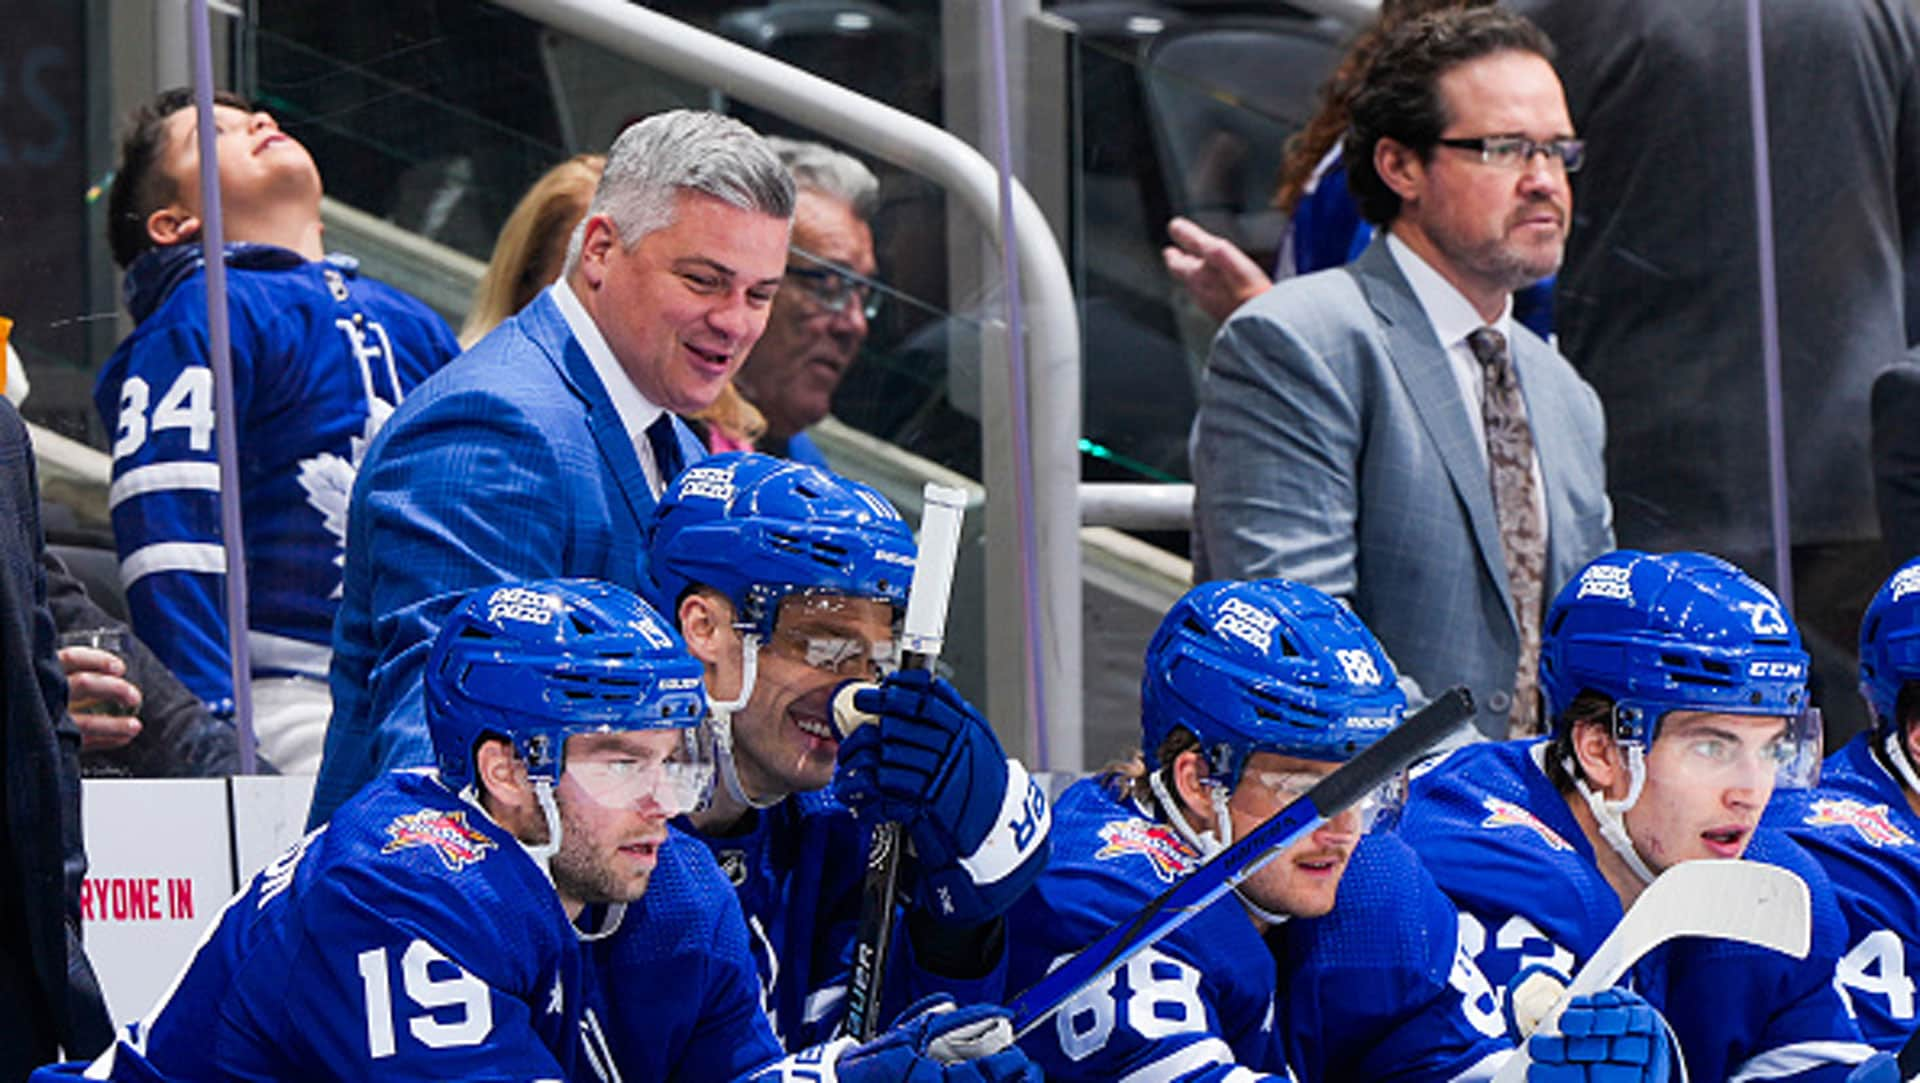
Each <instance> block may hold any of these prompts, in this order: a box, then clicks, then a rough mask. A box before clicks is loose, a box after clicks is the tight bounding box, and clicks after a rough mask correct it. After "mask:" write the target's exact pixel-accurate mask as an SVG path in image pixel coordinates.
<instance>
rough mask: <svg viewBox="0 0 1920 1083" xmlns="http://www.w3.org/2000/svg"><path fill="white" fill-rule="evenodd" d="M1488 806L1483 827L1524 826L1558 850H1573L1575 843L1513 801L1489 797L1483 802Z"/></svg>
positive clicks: (1482, 821)
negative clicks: (1562, 836)
mask: <svg viewBox="0 0 1920 1083" xmlns="http://www.w3.org/2000/svg"><path fill="white" fill-rule="evenodd" d="M1481 803H1482V804H1484V805H1485V806H1486V807H1487V813H1488V815H1487V818H1486V819H1484V820H1481V821H1480V826H1481V827H1524V828H1526V829H1527V830H1529V831H1531V832H1533V833H1534V834H1536V835H1538V836H1540V838H1541V840H1542V841H1544V842H1545V843H1546V844H1547V845H1548V846H1551V847H1553V848H1554V849H1556V850H1565V851H1567V852H1569V853H1570V852H1572V850H1573V844H1572V843H1570V842H1568V841H1567V840H1566V839H1563V838H1561V837H1560V833H1559V832H1557V831H1555V830H1554V829H1553V828H1551V827H1548V826H1547V825H1546V824H1545V823H1542V822H1541V820H1540V817H1538V816H1535V815H1534V814H1533V813H1531V812H1528V811H1527V810H1526V809H1523V808H1521V807H1520V806H1519V805H1516V804H1514V803H1513V802H1511V801H1503V800H1501V799H1500V798H1498V797H1488V798H1485V799H1484V800H1483V801H1482V802H1481Z"/></svg>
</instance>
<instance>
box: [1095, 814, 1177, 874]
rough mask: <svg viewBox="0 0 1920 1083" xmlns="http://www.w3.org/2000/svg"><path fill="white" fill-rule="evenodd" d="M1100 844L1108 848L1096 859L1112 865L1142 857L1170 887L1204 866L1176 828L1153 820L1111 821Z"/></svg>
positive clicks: (1101, 833)
mask: <svg viewBox="0 0 1920 1083" xmlns="http://www.w3.org/2000/svg"><path fill="white" fill-rule="evenodd" d="M1100 841H1101V842H1104V843H1106V845H1104V846H1102V847H1101V848H1100V850H1099V852H1097V853H1095V854H1094V855H1093V856H1094V858H1095V859H1097V860H1100V861H1112V860H1113V859H1115V858H1119V857H1126V856H1127V855H1128V854H1138V855H1139V856H1141V857H1144V858H1146V859H1147V863H1148V864H1149V865H1152V866H1153V874H1154V875H1155V876H1158V877H1159V878H1160V879H1162V880H1164V881H1166V882H1167V883H1169V884H1171V883H1173V882H1174V881H1175V880H1178V879H1179V878H1180V877H1182V876H1185V875H1186V874H1187V873H1189V872H1192V871H1193V870H1194V868H1195V866H1197V865H1199V864H1200V855H1199V854H1197V853H1194V851H1193V847H1191V846H1188V845H1187V843H1186V840H1185V839H1182V838H1181V837H1180V836H1179V835H1177V834H1175V833H1174V830H1173V828H1171V827H1168V826H1167V825H1165V824H1157V823H1153V822H1152V821H1149V820H1110V821H1108V822H1107V823H1106V824H1104V825H1103V826H1102V827H1101V828H1100Z"/></svg>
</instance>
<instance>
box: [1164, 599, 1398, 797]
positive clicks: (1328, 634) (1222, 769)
mask: <svg viewBox="0 0 1920 1083" xmlns="http://www.w3.org/2000/svg"><path fill="white" fill-rule="evenodd" d="M1406 703H1407V701H1406V696H1405V695H1404V694H1402V693H1401V691H1400V688H1399V686H1398V684H1397V683H1396V677H1395V674H1394V671H1393V663H1392V662H1390V661H1388V660H1387V655H1386V652H1385V651H1383V650H1382V649H1381V648H1380V643H1379V641H1378V640H1376V639H1375V638H1374V637H1373V633H1372V632H1370V631H1368V630H1367V626H1366V625H1364V624H1362V623H1361V622H1360V618H1359V617H1356V616H1354V615H1353V612H1352V611H1351V610H1349V609H1348V608H1347V607H1346V606H1344V605H1341V604H1340V603H1339V602H1337V601H1335V600H1333V599H1332V598H1329V597H1328V596H1327V595H1325V594H1322V593H1321V592H1320V591H1318V590H1315V589H1314V588H1312V587H1309V586H1305V585H1303V584H1300V583H1293V582H1289V581H1287V580H1285V579H1264V580H1259V581H1256V582H1215V583H1203V584H1201V585H1200V586H1197V587H1195V588H1193V589H1192V590H1190V591H1188V592H1187V593H1186V595H1185V596H1184V597H1182V598H1181V599H1180V600H1179V601H1178V602H1175V603H1174V606H1173V608H1172V609H1171V610H1168V612H1167V615H1166V617H1165V618H1164V619H1162V620H1161V622H1160V628H1159V630H1158V631H1156V632H1155V633H1154V636H1153V640H1152V642H1151V643H1149V644H1148V646H1147V657H1146V675H1145V677H1144V678H1142V680H1141V682H1140V723H1141V751H1142V753H1143V755H1144V757H1145V759H1146V765H1147V768H1148V770H1150V771H1157V770H1159V768H1160V767H1161V764H1160V762H1159V750H1160V747H1161V746H1162V745H1163V744H1164V743H1165V742H1166V740H1167V737H1168V736H1169V735H1170V734H1172V732H1173V731H1174V729H1175V728H1176V727H1179V728H1184V729H1187V730H1190V731H1191V732H1192V733H1193V735H1194V736H1195V737H1197V738H1199V741H1200V750H1201V753H1202V755H1203V756H1205V758H1206V760H1207V763H1208V766H1209V769H1210V771H1211V775H1212V777H1213V778H1215V779H1218V780H1220V781H1221V782H1223V783H1225V784H1226V785H1227V786H1229V787H1231V786H1234V785H1237V784H1238V782H1239V778H1240V772H1241V769H1242V768H1244V767H1245V766H1246V761H1247V757H1248V756H1249V755H1251V754H1252V753H1254V752H1275V753H1279V754H1281V755H1285V756H1297V757H1299V758H1301V759H1308V760H1319V761H1323V762H1343V761H1345V760H1348V759H1351V758H1352V757H1353V756H1354V755H1355V754H1357V753H1358V752H1359V751H1360V750H1361V749H1363V748H1365V747H1367V746H1368V745H1370V744H1372V743H1373V742H1374V741H1376V740H1378V739H1379V738H1380V737H1382V736H1384V735H1385V734H1386V732H1387V731H1388V730H1389V729H1392V728H1393V727H1394V726H1395V725H1397V724H1399V722H1400V717H1401V715H1402V714H1403V713H1404V712H1405V710H1406Z"/></svg>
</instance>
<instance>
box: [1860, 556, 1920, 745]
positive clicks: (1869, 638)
mask: <svg viewBox="0 0 1920 1083" xmlns="http://www.w3.org/2000/svg"><path fill="white" fill-rule="evenodd" d="M1908 681H1920V560H1912V561H1908V562H1907V563H1906V564H1905V565H1903V566H1901V568H1900V570H1899V571H1897V572H1894V573H1893V577H1892V578H1890V579H1888V580H1887V581H1886V582H1885V583H1883V584H1881V586H1880V589H1879V590H1878V591H1877V592H1875V593H1874V596H1873V601H1872V602H1871V603H1869V604H1868V605H1867V615H1866V616H1865V617H1863V618H1862V619H1861V621H1860V694H1861V695H1863V696H1865V697H1866V698H1867V702H1868V703H1869V704H1871V705H1872V706H1873V714H1874V729H1875V731H1876V732H1877V733H1878V734H1879V735H1880V736H1881V737H1882V738H1884V737H1886V736H1887V735H1888V734H1890V733H1893V732H1895V731H1896V730H1897V728H1898V726H1899V722H1900V717H1899V713H1898V710H1897V706H1898V704H1899V702H1900V688H1901V686H1902V685H1905V684H1906V683H1907V682H1908Z"/></svg>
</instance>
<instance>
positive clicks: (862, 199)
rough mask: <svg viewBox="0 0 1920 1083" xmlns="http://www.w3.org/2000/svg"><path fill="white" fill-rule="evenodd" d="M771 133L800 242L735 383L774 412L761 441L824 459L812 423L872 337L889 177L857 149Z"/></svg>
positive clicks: (766, 447)
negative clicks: (873, 222) (878, 222)
mask: <svg viewBox="0 0 1920 1083" xmlns="http://www.w3.org/2000/svg"><path fill="white" fill-rule="evenodd" d="M767 142H768V143H770V144H772V146H773V148H774V151H775V152H776V153H777V154H779V156H780V161H781V162H783V163H785V164H786V167H787V169H788V170H789V171H790V172H791V173H792V174H793V183H794V186H795V188H796V189H797V190H798V191H797V195H796V199H795V202H794V209H793V242H792V248H791V251H790V253H789V255H788V258H787V268H786V281H785V283H784V284H783V285H782V286H781V289H780V295H779V296H778V297H776V298H775V299H774V302H773V317H772V318H771V319H770V320H768V321H767V333H766V335H765V337H763V338H762V339H761V340H760V345H758V346H756V347H754V350H753V353H751V354H750V355H748V357H747V363H746V364H745V365H743V366H741V368H740V375H739V377H738V378H737V379H736V380H735V383H737V384H738V385H739V388H740V392H741V394H743V395H745V396H746V398H747V400H748V401H749V402H751V403H753V404H754V405H755V406H757V407H759V409H760V412H761V413H762V414H764V415H766V419H767V433H766V436H765V437H764V438H762V440H761V450H763V451H768V452H771V453H773V454H776V455H784V456H786V457H787V458H790V459H796V460H799V461H801V462H808V463H813V464H814V465H816V466H825V465H826V462H825V460H824V459H822V458H821V456H820V452H819V451H818V450H817V449H816V448H815V447H814V446H813V442H812V441H811V440H809V439H808V438H807V434H806V431H805V430H806V429H807V428H808V427H809V426H811V425H813V424H814V423H816V422H818V421H819V420H820V419H821V418H823V417H825V416H827V411H828V409H829V407H831V406H832V400H833V392H834V389H835V388H837V387H839V386H840V380H841V378H842V377H844V376H845V375H846V374H847V370H848V369H849V368H851V367H852V366H853V362H854V359H855V358H857V357H858V356H859V354H860V347H861V345H862V344H863V343H865V342H866V340H867V321H868V319H870V318H871V317H872V315H873V314H874V311H875V307H874V306H875V305H876V304H877V302H878V300H879V297H878V295H877V294H875V293H874V292H873V290H872V289H871V287H870V285H869V283H868V282H867V281H866V280H867V279H871V278H872V277H873V274H874V269H875V263H874V258H873V230H872V229H870V228H869V227H868V225H867V221H868V219H869V218H871V217H872V216H873V212H874V209H875V206H876V204H877V203H878V202H879V197H880V182H879V181H877V180H875V179H874V176H873V172H872V171H871V170H869V169H868V168H867V167H866V166H865V165H863V164H861V163H860V161H859V160H858V159H855V158H853V157H851V156H849V155H846V154H842V153H840V152H839V151H837V150H833V149H831V148H829V147H825V146H822V145H820V144H819V143H802V142H797V141H795V140H791V139H769V140H767ZM848 272H852V273H851V274H849V273H848Z"/></svg>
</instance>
